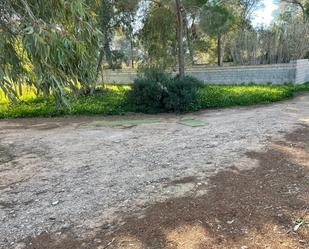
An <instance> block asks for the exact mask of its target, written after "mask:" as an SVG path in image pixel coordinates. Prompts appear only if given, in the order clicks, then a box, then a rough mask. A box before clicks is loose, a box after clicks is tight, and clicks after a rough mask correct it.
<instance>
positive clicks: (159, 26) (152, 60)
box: [139, 4, 177, 69]
mask: <svg viewBox="0 0 309 249" xmlns="http://www.w3.org/2000/svg"><path fill="white" fill-rule="evenodd" d="M175 22H176V16H175V13H174V5H173V7H170V6H169V5H167V6H165V5H164V4H160V5H158V4H152V5H151V7H150V10H149V13H148V15H147V16H146V18H145V21H144V26H143V28H142V30H141V31H140V32H139V39H140V41H141V44H142V45H143V48H144V49H145V52H146V57H145V59H144V60H145V61H146V62H147V64H148V66H156V67H158V66H160V67H161V68H162V69H166V68H170V67H172V66H175V65H176V62H177V59H176V55H177V53H176V50H177V48H176V47H177V45H176V44H177V43H176V29H175Z"/></svg>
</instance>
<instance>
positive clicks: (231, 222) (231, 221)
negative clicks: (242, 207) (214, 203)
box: [226, 220, 235, 225]
mask: <svg viewBox="0 0 309 249" xmlns="http://www.w3.org/2000/svg"><path fill="white" fill-rule="evenodd" d="M234 221H235V220H228V221H227V222H226V223H227V224H229V225H231V224H233V223H234Z"/></svg>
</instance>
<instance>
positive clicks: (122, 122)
mask: <svg viewBox="0 0 309 249" xmlns="http://www.w3.org/2000/svg"><path fill="white" fill-rule="evenodd" d="M159 122H160V121H159V120H155V119H136V120H115V121H97V122H93V123H91V124H89V125H87V127H115V126H135V125H143V124H154V123H159Z"/></svg>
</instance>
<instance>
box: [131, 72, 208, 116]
mask: <svg viewBox="0 0 309 249" xmlns="http://www.w3.org/2000/svg"><path fill="white" fill-rule="evenodd" d="M202 86H203V83H202V82H200V81H199V80H197V79H195V78H193V77H189V76H188V77H185V78H184V79H182V80H180V79H179V78H178V77H175V78H172V77H170V76H169V75H167V74H165V73H163V72H162V71H160V70H154V69H152V70H149V69H148V70H146V71H145V72H144V74H143V75H142V76H140V77H139V78H138V79H137V80H135V81H134V84H133V86H132V90H131V92H130V94H129V103H130V104H131V106H132V107H133V109H134V111H139V112H146V113H156V112H163V111H165V112H185V111H189V110H192V103H193V102H194V101H195V99H196V96H197V90H198V88H200V87H202Z"/></svg>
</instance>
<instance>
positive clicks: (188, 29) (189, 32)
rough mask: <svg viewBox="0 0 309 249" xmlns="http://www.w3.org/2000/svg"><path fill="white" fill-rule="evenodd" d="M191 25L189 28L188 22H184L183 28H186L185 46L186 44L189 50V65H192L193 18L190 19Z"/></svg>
mask: <svg viewBox="0 0 309 249" xmlns="http://www.w3.org/2000/svg"><path fill="white" fill-rule="evenodd" d="M192 19H193V20H192V25H191V27H189V26H188V22H187V21H186V22H185V26H186V36H187V44H188V49H189V55H190V60H191V65H192V66H193V65H194V49H193V45H192V42H193V39H192V29H193V26H194V20H195V18H194V17H193V18H192Z"/></svg>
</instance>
